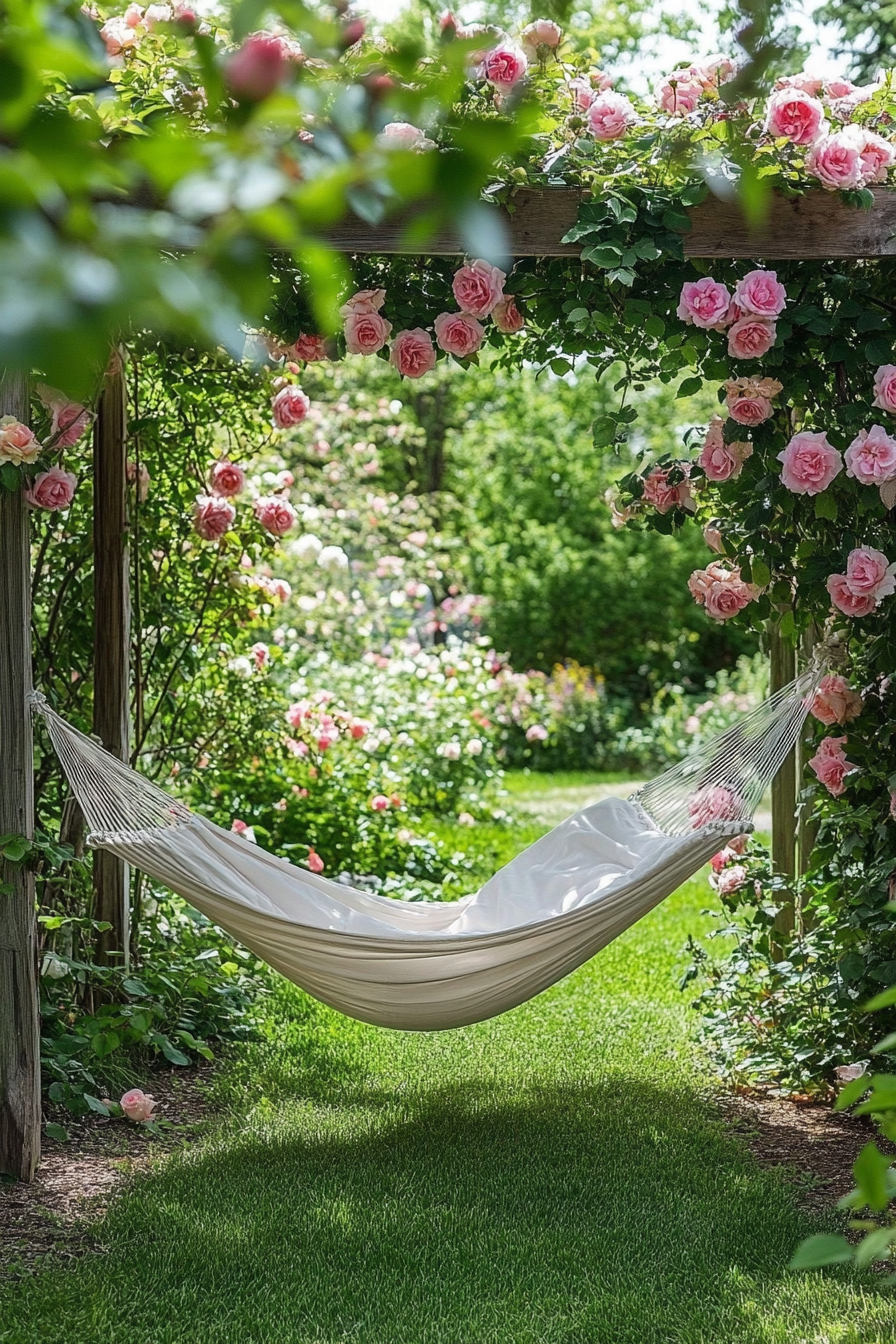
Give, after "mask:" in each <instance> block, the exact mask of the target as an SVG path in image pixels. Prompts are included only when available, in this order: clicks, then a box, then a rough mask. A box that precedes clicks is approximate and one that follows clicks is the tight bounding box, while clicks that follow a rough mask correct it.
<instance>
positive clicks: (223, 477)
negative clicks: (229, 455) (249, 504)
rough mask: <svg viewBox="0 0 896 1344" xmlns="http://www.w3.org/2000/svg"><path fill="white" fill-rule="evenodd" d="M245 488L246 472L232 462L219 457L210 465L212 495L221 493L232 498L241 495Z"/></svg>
mask: <svg viewBox="0 0 896 1344" xmlns="http://www.w3.org/2000/svg"><path fill="white" fill-rule="evenodd" d="M245 488H246V473H245V472H244V471H243V469H242V467H238V466H237V465H236V464H235V463H234V462H228V461H227V459H226V458H221V460H220V461H219V462H216V463H215V465H214V466H213V467H212V481H211V490H212V494H213V495H222V496H224V497H226V498H230V499H233V498H234V497H235V496H236V495H241V494H242V493H243V491H244V490H245Z"/></svg>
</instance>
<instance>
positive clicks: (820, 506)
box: [815, 491, 837, 523]
mask: <svg viewBox="0 0 896 1344" xmlns="http://www.w3.org/2000/svg"><path fill="white" fill-rule="evenodd" d="M815 517H816V518H826V519H827V520H828V522H831V523H833V522H835V521H836V518H837V501H836V499H835V498H834V496H833V495H832V494H830V493H829V492H828V491H825V492H824V493H823V494H821V495H816V496H815Z"/></svg>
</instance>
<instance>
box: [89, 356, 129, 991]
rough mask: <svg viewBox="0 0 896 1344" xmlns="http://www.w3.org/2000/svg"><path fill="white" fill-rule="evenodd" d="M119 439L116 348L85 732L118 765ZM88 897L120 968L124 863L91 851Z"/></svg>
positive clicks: (123, 654)
mask: <svg viewBox="0 0 896 1344" xmlns="http://www.w3.org/2000/svg"><path fill="white" fill-rule="evenodd" d="M126 437H127V392H126V384H125V352H124V350H123V349H121V348H119V349H116V350H114V351H113V352H112V358H111V360H110V362H109V367H108V369H107V370H106V377H105V380H104V383H103V390H102V394H101V396H100V401H99V407H98V410H97V418H96V424H95V427H94V436H93V447H94V469H93V549H94V579H93V583H94V607H93V679H94V680H93V731H94V732H95V733H96V735H97V737H99V739H100V740H101V742H102V744H103V746H104V747H105V748H106V750H107V751H110V752H112V754H113V756H117V757H118V759H119V760H120V761H127V760H128V756H129V752H130V720H129V676H128V671H129V658H128V653H129V641H130V598H129V592H128V544H127V445H126ZM93 892H94V897H93V917H94V919H98V920H103V921H105V922H107V923H108V924H109V925H110V928H108V929H107V930H104V931H102V932H100V933H99V934H98V935H97V938H96V957H97V961H99V962H101V963H112V964H119V965H120V964H121V963H122V962H123V961H124V962H126V961H127V958H128V951H129V945H130V937H129V928H128V923H129V917H128V916H129V911H128V866H127V864H126V863H124V862H123V860H121V859H119V858H116V856H115V855H114V854H108V853H106V852H105V851H103V850H95V851H94V855H93Z"/></svg>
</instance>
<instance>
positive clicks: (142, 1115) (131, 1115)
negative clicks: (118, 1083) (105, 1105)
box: [119, 1087, 156, 1124]
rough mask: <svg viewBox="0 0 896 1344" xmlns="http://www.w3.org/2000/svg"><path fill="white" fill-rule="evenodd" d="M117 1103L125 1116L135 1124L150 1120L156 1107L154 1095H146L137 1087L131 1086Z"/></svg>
mask: <svg viewBox="0 0 896 1344" xmlns="http://www.w3.org/2000/svg"><path fill="white" fill-rule="evenodd" d="M119 1105H120V1106H121V1109H122V1110H123V1111H124V1113H125V1115H126V1116H127V1118H128V1119H129V1120H133V1121H135V1122H136V1123H137V1124H139V1123H141V1122H143V1121H145V1120H151V1119H152V1113H153V1111H154V1110H155V1108H156V1102H155V1097H149V1096H147V1095H146V1093H145V1092H141V1090H140V1088H139V1087H132V1088H131V1090H130V1092H125V1094H124V1096H123V1097H122V1099H121V1101H120V1102H119Z"/></svg>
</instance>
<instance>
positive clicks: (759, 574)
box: [750, 556, 772, 588]
mask: <svg viewBox="0 0 896 1344" xmlns="http://www.w3.org/2000/svg"><path fill="white" fill-rule="evenodd" d="M750 570H751V572H752V575H753V582H754V583H755V584H758V585H759V587H760V588H764V587H765V586H766V584H767V583H768V582H769V580H770V579H771V577H772V572H771V570H770V569H769V567H768V565H767V564H766V563H765V561H764V560H760V559H759V558H758V557H757V556H754V557H753V559H752V561H751V562H750Z"/></svg>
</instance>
